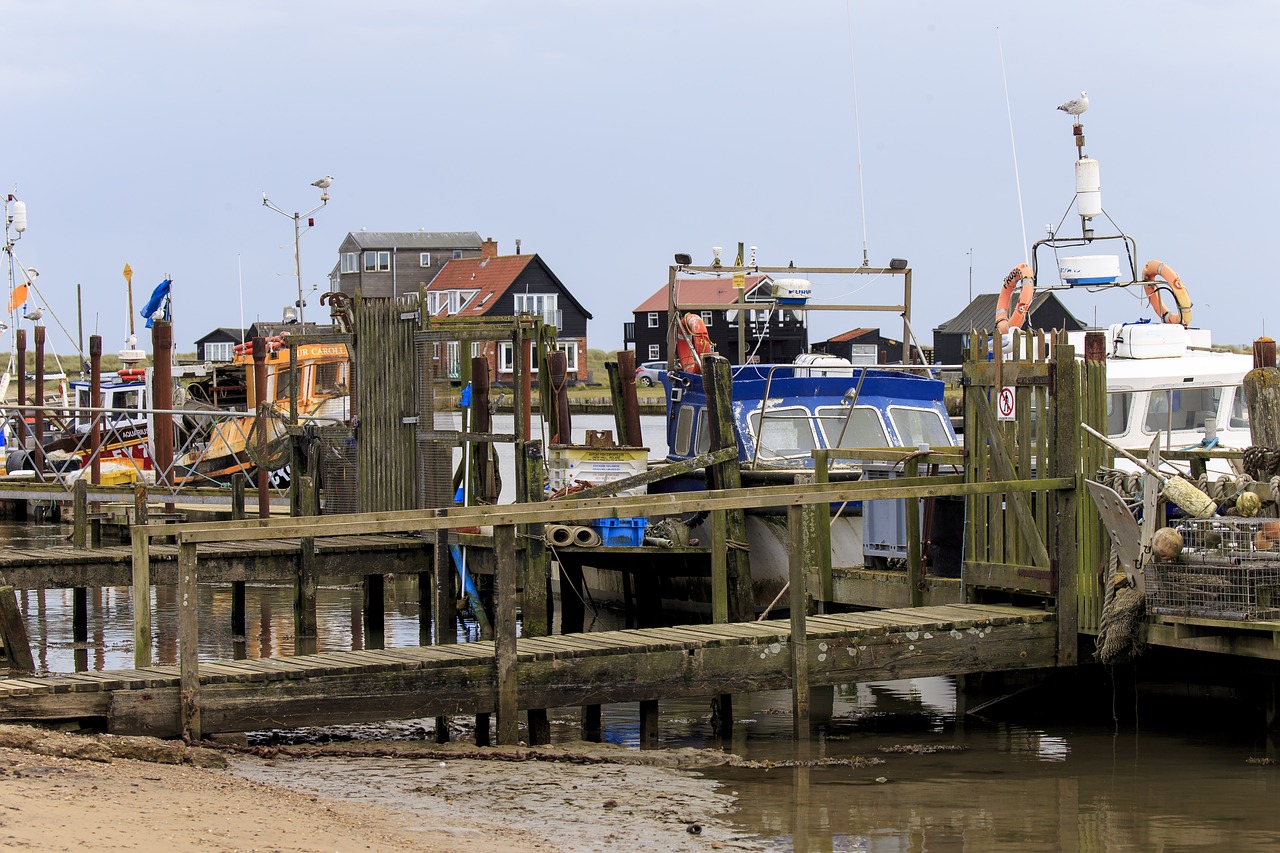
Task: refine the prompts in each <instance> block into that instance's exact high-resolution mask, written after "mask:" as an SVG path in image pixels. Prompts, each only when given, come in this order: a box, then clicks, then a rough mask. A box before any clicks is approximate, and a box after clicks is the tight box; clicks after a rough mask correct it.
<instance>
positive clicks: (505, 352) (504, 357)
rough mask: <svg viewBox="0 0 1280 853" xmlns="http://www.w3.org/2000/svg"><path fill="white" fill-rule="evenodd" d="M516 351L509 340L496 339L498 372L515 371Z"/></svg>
mask: <svg viewBox="0 0 1280 853" xmlns="http://www.w3.org/2000/svg"><path fill="white" fill-rule="evenodd" d="M515 370H516V351H515V347H514V346H512V344H511V341H498V372H499V373H515Z"/></svg>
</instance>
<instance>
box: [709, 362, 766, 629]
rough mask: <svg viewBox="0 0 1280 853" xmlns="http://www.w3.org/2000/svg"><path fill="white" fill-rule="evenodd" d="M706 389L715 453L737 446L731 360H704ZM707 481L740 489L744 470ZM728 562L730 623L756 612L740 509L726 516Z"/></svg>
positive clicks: (729, 467) (713, 474) (734, 467)
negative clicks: (732, 406)
mask: <svg viewBox="0 0 1280 853" xmlns="http://www.w3.org/2000/svg"><path fill="white" fill-rule="evenodd" d="M702 387H703V388H704V389H705V390H706V393H707V425H708V427H709V428H710V429H709V431H710V436H711V448H710V449H711V450H721V449H723V448H728V447H737V445H738V439H737V437H736V435H735V433H734V427H733V412H732V409H731V404H732V402H733V391H732V376H731V374H730V366H729V361H728V360H727V359H725V358H722V357H721V356H718V355H706V356H703V358H702ZM707 482H708V485H710V486H711V488H713V489H739V488H741V487H742V470H741V468H739V467H738V459H737V457H734V458H733V459H730V460H728V461H727V462H721V463H720V464H718V465H712V466H711V467H710V468H708V469H707ZM725 538H726V546H727V547H726V551H727V554H726V559H727V569H726V572H727V575H728V578H729V621H730V622H742V621H745V620H747V619H750V618H751V614H752V613H754V612H755V590H754V588H753V584H752V581H751V563H750V560H749V559H748V557H747V551H746V542H747V516H746V513H744V512H743V511H742V510H740V509H734V510H729V511H728V513H727V515H726V531H725Z"/></svg>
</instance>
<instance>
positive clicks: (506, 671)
mask: <svg viewBox="0 0 1280 853" xmlns="http://www.w3.org/2000/svg"><path fill="white" fill-rule="evenodd" d="M493 549H494V552H495V557H496V563H495V566H494V574H495V577H494V597H495V598H497V602H496V603H495V607H494V610H495V619H494V623H495V624H494V627H493V637H494V663H495V666H496V667H497V692H498V695H497V696H496V697H494V706H495V707H496V708H497V711H498V745H499V746H511V745H514V744H517V743H519V742H520V720H519V717H518V709H519V707H520V701H519V700H520V694H519V691H520V686H519V684H517V682H516V529H515V526H514V525H510V524H500V525H498V526H496V527H494V528H493Z"/></svg>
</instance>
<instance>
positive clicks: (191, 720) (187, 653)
mask: <svg viewBox="0 0 1280 853" xmlns="http://www.w3.org/2000/svg"><path fill="white" fill-rule="evenodd" d="M199 645H200V598H199V595H198V594H197V587H196V546H195V544H193V543H187V542H181V543H179V545H178V683H179V686H178V695H179V697H180V705H181V709H182V710H181V715H182V737H183V738H184V739H185V740H187V741H189V742H193V743H194V742H195V741H198V740H200V666H199Z"/></svg>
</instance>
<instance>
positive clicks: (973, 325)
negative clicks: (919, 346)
mask: <svg viewBox="0 0 1280 853" xmlns="http://www.w3.org/2000/svg"><path fill="white" fill-rule="evenodd" d="M1050 299H1052V300H1053V301H1054V302H1057V303H1058V306H1059V307H1060V308H1061V310H1062V312H1063V313H1064V314H1066V315H1067V316H1068V317H1071V318H1072V319H1075V315H1074V314H1072V313H1071V312H1070V311H1068V310H1067V308H1066V306H1065V305H1063V304H1062V300H1060V299H1058V297H1057V296H1055V295H1054V294H1053V293H1051V292H1049V291H1041V292H1040V293H1037V294H1036V295H1035V296H1033V297H1031V308H1030V310H1029V311H1028V312H1027V314H1028V316H1030V315H1032V314H1035V313H1036V311H1038V310H1040V307H1041V306H1043V305H1044V304H1045V303H1046V302H1048V301H1049V300H1050ZM999 301H1000V294H998V293H980V294H978V295H977V296H975V297H973V301H972V302H970V303H969V304H968V305H967V306H966V307H965V309H964V310H963V311H961V312H960V313H959V314H957V315H956V316H954V317H952V318H951V319H950V320H947V321H946V322H945V323H942V324H941V325H939V326H937V327H936V328H935V329H934V331H935V332H942V333H943V334H962V335H963V334H968V333H969V332H970V331H972V330H973V329H979V330H985V331H991V330H992V329H994V328H995V325H996V303H997V302H999ZM1076 325H1077V326H1078V327H1079V328H1082V329H1083V328H1084V324H1083V323H1081V322H1080V321H1079V320H1076Z"/></svg>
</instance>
